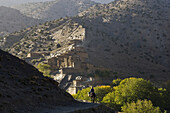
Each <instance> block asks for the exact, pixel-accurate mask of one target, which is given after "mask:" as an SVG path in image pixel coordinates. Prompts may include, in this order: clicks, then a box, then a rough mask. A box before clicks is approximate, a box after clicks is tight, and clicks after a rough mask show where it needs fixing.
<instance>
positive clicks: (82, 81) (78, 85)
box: [67, 77, 93, 94]
mask: <svg viewBox="0 0 170 113" xmlns="http://www.w3.org/2000/svg"><path fill="white" fill-rule="evenodd" d="M92 81H93V79H92V78H91V77H90V78H84V77H80V78H76V80H73V82H72V85H71V86H70V87H69V88H68V90H67V91H68V93H70V94H76V93H77V92H78V90H82V89H83V88H87V87H89V86H91V84H92Z"/></svg>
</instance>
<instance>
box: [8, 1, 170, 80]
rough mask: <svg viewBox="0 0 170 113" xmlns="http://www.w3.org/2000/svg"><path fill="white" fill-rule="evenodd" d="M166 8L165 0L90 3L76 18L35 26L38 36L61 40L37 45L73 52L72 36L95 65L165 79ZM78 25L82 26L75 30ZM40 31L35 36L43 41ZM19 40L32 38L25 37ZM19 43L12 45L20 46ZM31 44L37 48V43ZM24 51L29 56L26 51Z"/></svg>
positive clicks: (120, 73)
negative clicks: (50, 44)
mask: <svg viewBox="0 0 170 113" xmlns="http://www.w3.org/2000/svg"><path fill="white" fill-rule="evenodd" d="M159 4H162V5H159ZM168 9H169V7H168V3H167V2H166V1H162V2H161V3H160V2H159V1H153V0H150V1H141V0H136V1H132V0H124V1H122V0H117V1H114V2H112V3H109V4H103V5H101V4H98V5H95V6H92V7H91V8H89V9H88V10H86V11H84V12H82V13H80V14H79V16H77V17H73V18H65V19H59V20H55V21H52V22H47V23H45V24H44V26H41V25H40V26H38V27H37V28H35V29H36V30H38V32H37V31H34V33H35V34H37V36H40V37H44V36H45V35H44V33H47V34H50V38H51V39H50V40H53V41H55V42H56V43H55V44H54V43H53V44H54V45H56V44H61V47H60V48H58V49H57V48H55V47H54V46H52V48H51V50H50V48H49V50H47V49H48V47H47V46H46V44H43V45H41V44H40V43H39V44H37V45H41V46H43V47H42V49H41V48H40V51H39V52H43V48H44V50H45V51H49V52H51V51H54V50H56V54H58V53H60V51H63V52H69V51H70V50H69V49H70V48H69V47H70V46H69V44H70V41H71V40H70V39H73V41H75V42H76V39H79V40H80V43H77V44H76V43H75V45H77V46H82V47H83V48H84V49H85V51H86V52H87V53H88V63H90V64H92V65H94V66H96V67H104V68H108V69H111V70H112V71H113V72H115V73H118V75H117V76H119V75H121V76H122V77H127V76H136V77H143V78H145V79H153V80H158V81H165V80H167V79H169V76H168V75H169V73H170V69H169V65H170V58H169V48H170V44H169V43H170V41H169V40H170V39H169V36H170V34H169V32H168V30H169V15H168V13H169V11H170V10H168ZM59 26H62V27H59ZM78 26H79V27H78ZM80 26H81V27H80ZM43 27H44V28H43ZM77 27H78V28H80V29H78V30H77V32H74V29H76V28H77ZM42 28H43V29H42ZM46 28H47V29H46ZM45 29H46V30H45ZM52 29H53V30H52ZM39 31H40V32H41V31H42V33H43V35H41V34H40V32H39ZM82 31H83V32H82ZM70 33H71V34H72V35H71V36H70V35H69V34H70ZM27 36H28V37H30V36H29V34H28V35H27ZM37 36H36V35H35V36H33V37H31V38H32V39H33V40H34V39H36V40H39V41H41V40H42V39H37V38H38V37H37ZM61 37H62V38H61ZM46 38H47V37H46ZM82 38H83V40H82ZM63 39H64V40H63ZM48 40H49V39H48ZM21 42H22V43H28V42H29V41H27V39H23V40H22V41H21ZM21 42H20V44H21V45H20V44H18V45H17V44H16V45H13V46H12V48H15V47H17V46H18V47H22V43H21ZM62 43H63V44H62ZM30 44H31V43H28V45H30ZM73 44H74V43H73ZM49 47H50V46H49ZM12 48H10V49H8V50H9V52H10V53H13V54H14V55H18V56H20V55H22V53H23V52H24V51H25V50H26V51H28V48H23V49H20V50H19V52H21V54H20V55H19V54H17V51H16V50H15V49H12ZM30 48H34V44H33V46H32V47H31V46H30ZM35 48H37V47H35ZM62 49H63V50H62ZM33 50H35V49H33ZM35 52H36V51H35ZM23 55H24V57H26V56H27V53H23ZM114 76H115V75H114Z"/></svg>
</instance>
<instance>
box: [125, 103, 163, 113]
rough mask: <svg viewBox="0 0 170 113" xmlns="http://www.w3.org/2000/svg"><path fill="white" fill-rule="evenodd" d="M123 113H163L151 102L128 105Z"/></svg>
mask: <svg viewBox="0 0 170 113" xmlns="http://www.w3.org/2000/svg"><path fill="white" fill-rule="evenodd" d="M122 111H123V112H125V113H161V110H160V108H159V107H154V106H153V104H152V102H151V101H150V100H149V101H148V100H138V101H137V102H131V103H127V104H125V105H124V106H122Z"/></svg>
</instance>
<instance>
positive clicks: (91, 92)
mask: <svg viewBox="0 0 170 113" xmlns="http://www.w3.org/2000/svg"><path fill="white" fill-rule="evenodd" d="M90 94H95V93H94V89H93V86H91V90H90V92H89V95H90Z"/></svg>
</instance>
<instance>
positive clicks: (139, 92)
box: [102, 78, 162, 110]
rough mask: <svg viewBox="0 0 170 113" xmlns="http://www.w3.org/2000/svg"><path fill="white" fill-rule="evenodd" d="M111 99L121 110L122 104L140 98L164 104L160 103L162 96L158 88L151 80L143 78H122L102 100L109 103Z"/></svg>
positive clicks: (155, 103) (157, 104)
mask: <svg viewBox="0 0 170 113" xmlns="http://www.w3.org/2000/svg"><path fill="white" fill-rule="evenodd" d="M109 99H110V100H112V103H113V104H112V106H113V107H115V106H117V107H116V108H115V109H117V110H120V109H121V106H122V105H124V104H126V103H127V102H129V103H130V102H133V101H135V102H136V101H137V100H138V99H141V100H144V99H147V100H151V101H152V102H153V104H154V105H156V106H159V105H161V104H162V103H160V102H161V101H160V100H161V98H160V93H159V91H158V88H156V87H154V86H153V85H152V84H151V83H150V81H147V80H144V79H142V78H126V79H124V80H122V81H121V82H120V84H119V85H118V86H116V87H114V90H113V92H112V93H110V94H107V95H106V97H104V99H103V101H102V102H103V103H106V104H108V102H109ZM110 106H111V105H110Z"/></svg>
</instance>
